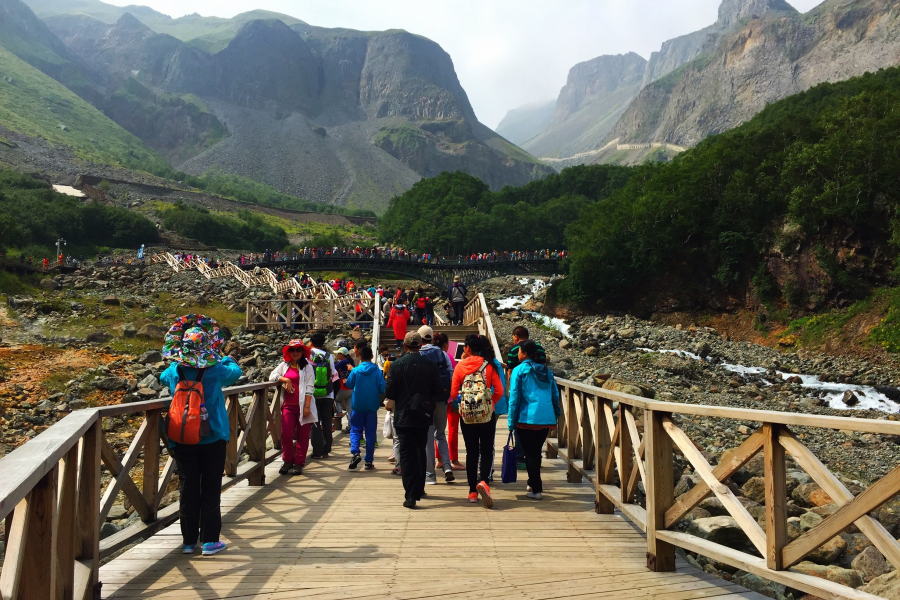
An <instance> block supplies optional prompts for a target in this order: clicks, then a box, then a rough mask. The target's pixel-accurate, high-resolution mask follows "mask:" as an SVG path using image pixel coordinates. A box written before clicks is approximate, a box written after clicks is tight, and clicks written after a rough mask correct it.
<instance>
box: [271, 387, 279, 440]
mask: <svg viewBox="0 0 900 600" xmlns="http://www.w3.org/2000/svg"><path fill="white" fill-rule="evenodd" d="M271 412H272V414H271V417H272V424H271V426H270V431H271V432H272V447H273V448H275V449H276V450H281V386H280V385H279V386H278V387H277V388H275V398H274V399H273V400H272V411H271Z"/></svg>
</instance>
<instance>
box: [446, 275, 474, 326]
mask: <svg viewBox="0 0 900 600" xmlns="http://www.w3.org/2000/svg"><path fill="white" fill-rule="evenodd" d="M468 293H469V290H468V289H466V286H464V285H463V284H462V282H461V281H460V279H459V275H455V276H454V277H453V285H451V286H450V291H449V293H448V297H449V299H450V306H452V307H453V317H452V318H453V324H454V325H462V324H463V313H465V310H466V296H467V295H468Z"/></svg>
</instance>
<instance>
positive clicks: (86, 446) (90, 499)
mask: <svg viewBox="0 0 900 600" xmlns="http://www.w3.org/2000/svg"><path fill="white" fill-rule="evenodd" d="M102 439H103V419H102V418H99V417H98V418H97V421H96V422H95V423H94V425H93V426H91V428H90V429H88V430H87V431H86V432H85V434H84V437H83V438H81V468H80V469H79V473H78V514H77V519H76V520H77V522H78V529H77V537H76V540H75V558H77V559H78V560H79V561H80V562H82V563H83V564H85V565H88V568H89V572H88V573H87V578H88V581H87V582H86V583H85V584H84V586H83V587H82V586H81V585H78V583H77V574H76V586H75V587H76V588H78V590H79V593H80V592H81V590H82V589H86V590H87V594H86V597H87V598H99V597H100V445H101V444H100V442H101V440H102Z"/></svg>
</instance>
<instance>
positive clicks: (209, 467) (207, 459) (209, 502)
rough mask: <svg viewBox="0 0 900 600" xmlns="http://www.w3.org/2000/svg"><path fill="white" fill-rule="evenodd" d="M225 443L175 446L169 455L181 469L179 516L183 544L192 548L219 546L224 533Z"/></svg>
mask: <svg viewBox="0 0 900 600" xmlns="http://www.w3.org/2000/svg"><path fill="white" fill-rule="evenodd" d="M225 445H226V442H225V441H224V440H219V441H218V442H213V443H211V444H197V445H193V446H189V445H187V444H175V447H174V448H171V449H170V450H169V452H170V453H171V454H172V457H173V458H174V459H175V464H176V466H177V467H178V479H179V481H180V483H181V490H180V501H179V505H178V512H179V515H180V518H181V538H182V542H183V543H184V544H186V545H189V546H195V545H196V544H197V537H198V536H199V538H200V543H202V544H206V543H208V542H218V541H219V534H220V533H221V532H222V509H221V504H220V498H221V495H222V474H223V472H224V471H225Z"/></svg>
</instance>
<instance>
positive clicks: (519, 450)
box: [513, 429, 525, 463]
mask: <svg viewBox="0 0 900 600" xmlns="http://www.w3.org/2000/svg"><path fill="white" fill-rule="evenodd" d="M513 437H514V438H515V440H516V462H518V463H523V462H525V446H523V445H522V438H520V437H519V430H518V429H515V430H513Z"/></svg>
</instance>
